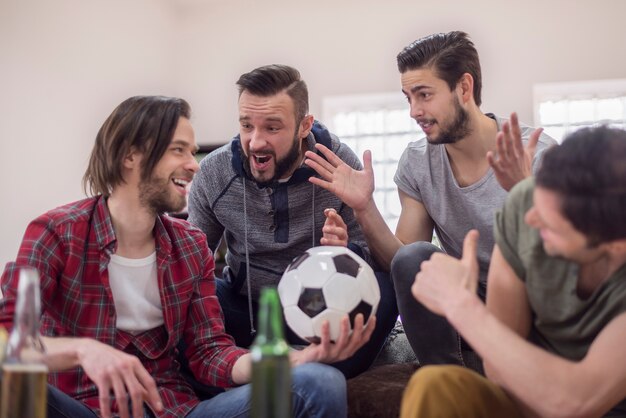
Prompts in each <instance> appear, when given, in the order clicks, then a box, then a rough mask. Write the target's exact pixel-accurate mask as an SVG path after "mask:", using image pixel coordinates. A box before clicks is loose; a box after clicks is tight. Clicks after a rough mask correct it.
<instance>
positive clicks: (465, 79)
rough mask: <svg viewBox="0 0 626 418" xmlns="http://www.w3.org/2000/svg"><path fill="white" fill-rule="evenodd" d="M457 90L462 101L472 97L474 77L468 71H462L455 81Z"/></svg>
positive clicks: (465, 101)
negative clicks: (456, 81) (458, 78)
mask: <svg viewBox="0 0 626 418" xmlns="http://www.w3.org/2000/svg"><path fill="white" fill-rule="evenodd" d="M456 86H457V91H458V92H459V95H460V98H461V100H462V101H463V103H467V102H469V101H470V100H473V98H474V77H472V75H471V74H470V73H464V74H463V75H462V76H461V79H460V80H459V81H458V83H457V85H456Z"/></svg>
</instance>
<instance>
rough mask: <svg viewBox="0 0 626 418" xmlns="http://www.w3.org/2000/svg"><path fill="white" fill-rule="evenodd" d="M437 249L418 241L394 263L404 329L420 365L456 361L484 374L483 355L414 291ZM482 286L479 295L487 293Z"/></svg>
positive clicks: (395, 257) (480, 285)
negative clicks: (421, 273) (421, 269)
mask: <svg viewBox="0 0 626 418" xmlns="http://www.w3.org/2000/svg"><path fill="white" fill-rule="evenodd" d="M435 252H441V250H440V249H439V248H438V247H436V246H434V245H433V244H431V243H429V242H424V241H418V242H414V243H412V244H408V245H405V246H403V247H401V248H400V249H399V250H398V252H397V253H396V255H395V256H394V257H393V260H392V262H391V277H392V278H393V284H394V287H395V290H396V299H397V301H398V310H399V311H400V318H401V320H402V325H403V326H404V332H405V334H406V337H407V339H408V340H409V344H411V348H412V349H413V351H414V352H415V356H416V357H417V360H418V361H419V363H420V365H428V364H455V365H459V366H465V367H469V368H471V369H473V370H476V371H478V372H480V373H482V362H481V360H480V358H479V357H478V355H477V354H476V353H475V352H474V351H473V350H472V349H471V347H470V346H469V345H468V344H467V343H466V342H465V340H464V339H463V338H461V336H460V335H459V333H458V332H456V330H455V329H454V327H452V325H450V323H449V322H448V320H447V319H446V318H444V317H443V316H440V315H437V314H435V313H433V312H431V311H430V310H429V309H428V308H426V307H425V306H424V305H422V304H421V303H419V302H418V301H417V300H416V299H415V298H414V297H413V294H412V293H411V286H412V285H413V283H414V282H415V275H416V274H417V273H419V271H420V266H421V264H422V262H423V261H426V260H428V259H430V257H431V256H432V255H433V254H434V253H435ZM479 288H480V289H479V292H478V293H479V295H484V294H485V292H484V289H483V288H484V285H483V284H481V283H479Z"/></svg>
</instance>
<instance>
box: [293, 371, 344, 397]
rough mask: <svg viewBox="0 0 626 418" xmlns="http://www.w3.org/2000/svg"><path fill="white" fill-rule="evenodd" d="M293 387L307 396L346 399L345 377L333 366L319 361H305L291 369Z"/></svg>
mask: <svg viewBox="0 0 626 418" xmlns="http://www.w3.org/2000/svg"><path fill="white" fill-rule="evenodd" d="M292 378H293V387H294V390H295V391H296V392H297V391H298V390H299V389H301V390H303V391H305V392H306V394H307V396H306V397H307V398H316V399H319V400H320V401H324V400H325V399H337V400H342V399H346V396H347V394H346V378H345V377H344V375H343V373H341V372H340V371H339V370H337V369H335V368H334V367H331V366H328V365H326V364H320V363H306V364H302V365H300V366H298V367H295V368H294V369H293V373H292Z"/></svg>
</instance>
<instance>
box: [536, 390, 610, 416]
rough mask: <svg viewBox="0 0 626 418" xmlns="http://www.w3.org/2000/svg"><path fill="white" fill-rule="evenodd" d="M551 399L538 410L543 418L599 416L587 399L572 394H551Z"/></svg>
mask: <svg viewBox="0 0 626 418" xmlns="http://www.w3.org/2000/svg"><path fill="white" fill-rule="evenodd" d="M549 396H550V399H549V400H547V402H544V403H543V405H542V406H541V407H540V408H539V409H538V412H539V414H540V415H541V416H547V417H554V418H589V417H594V416H597V415H598V414H597V412H598V411H596V410H595V409H594V408H592V407H591V405H590V404H589V402H588V401H587V399H581V398H580V397H578V396H575V395H574V394H571V393H551V394H550V395H549Z"/></svg>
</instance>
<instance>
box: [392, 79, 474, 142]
mask: <svg viewBox="0 0 626 418" xmlns="http://www.w3.org/2000/svg"><path fill="white" fill-rule="evenodd" d="M401 81H402V92H403V93H404V95H405V96H406V98H407V100H408V102H409V105H410V106H411V117H412V118H413V119H415V121H416V122H417V124H418V125H419V126H420V127H421V128H422V130H423V131H424V133H425V134H426V139H427V140H428V142H430V143H431V144H453V143H455V142H457V141H459V140H461V139H463V138H465V137H466V136H468V135H469V134H470V133H471V127H470V119H469V115H468V113H467V111H466V110H465V109H464V108H463V106H462V105H461V100H460V94H459V92H458V91H457V90H458V88H457V89H455V90H453V91H450V88H449V87H448V84H447V83H446V82H445V81H444V80H442V79H441V78H438V77H437V76H436V74H435V72H434V71H432V70H431V69H429V68H419V69H416V70H408V71H406V72H404V73H402V76H401Z"/></svg>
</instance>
